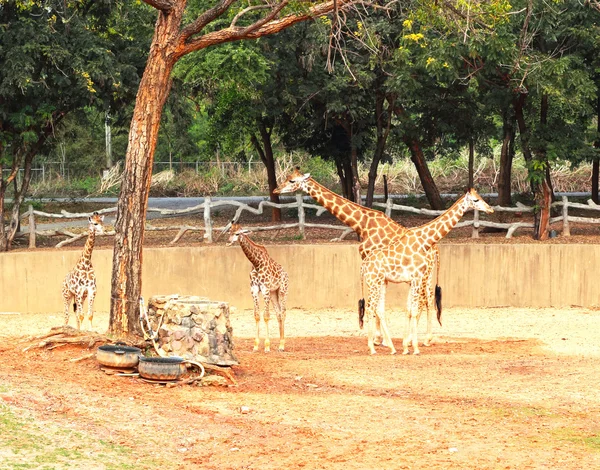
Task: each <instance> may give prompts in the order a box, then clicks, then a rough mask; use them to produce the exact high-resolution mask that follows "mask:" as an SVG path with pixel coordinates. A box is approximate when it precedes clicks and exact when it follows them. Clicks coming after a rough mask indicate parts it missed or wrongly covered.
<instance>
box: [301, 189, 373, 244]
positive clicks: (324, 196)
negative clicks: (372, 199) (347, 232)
mask: <svg viewBox="0 0 600 470" xmlns="http://www.w3.org/2000/svg"><path fill="white" fill-rule="evenodd" d="M303 189H304V191H305V192H307V193H308V194H309V195H310V196H311V197H312V198H313V199H314V200H315V201H317V202H318V203H319V204H321V205H322V206H323V207H324V208H325V209H327V210H328V211H329V212H331V214H333V215H334V216H335V217H336V218H337V219H339V220H340V221H342V222H343V223H344V224H345V225H347V226H348V227H350V228H351V229H352V230H354V231H355V232H356V233H358V235H359V236H361V237H362V235H363V232H364V230H365V228H366V227H365V226H364V225H365V222H366V220H362V221H361V219H363V217H362V216H363V215H366V216H367V217H369V216H374V215H381V212H379V211H376V210H374V209H369V208H366V207H363V206H361V205H359V204H356V203H354V202H352V201H349V200H348V199H346V198H343V197H342V196H340V195H339V194H336V193H334V192H333V191H330V190H329V189H327V188H326V187H325V186H321V185H320V184H319V183H317V182H316V181H315V180H313V179H312V178H309V179H307V180H306V181H305V182H304V188H303Z"/></svg>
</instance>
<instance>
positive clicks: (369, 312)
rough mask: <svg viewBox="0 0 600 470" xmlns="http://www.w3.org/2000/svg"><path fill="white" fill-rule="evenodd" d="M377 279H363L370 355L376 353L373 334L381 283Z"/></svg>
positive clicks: (377, 316)
mask: <svg viewBox="0 0 600 470" xmlns="http://www.w3.org/2000/svg"><path fill="white" fill-rule="evenodd" d="M378 281H379V280H378V279H368V278H367V279H365V283H366V285H367V293H368V297H367V302H366V305H365V314H366V316H367V322H368V323H369V324H368V328H367V346H368V348H369V353H370V354H371V355H373V354H376V351H375V346H374V336H375V328H376V321H377V320H379V314H378V312H377V307H378V305H379V295H380V292H381V284H380V283H379V282H378Z"/></svg>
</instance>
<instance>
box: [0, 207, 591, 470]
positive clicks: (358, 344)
mask: <svg viewBox="0 0 600 470" xmlns="http://www.w3.org/2000/svg"><path fill="white" fill-rule="evenodd" d="M228 220H230V219H229V218H228V216H227V215H223V220H220V221H218V222H217V223H216V225H215V226H218V225H224V224H225V223H226V222H227V221H228ZM424 221H425V220H419V219H417V218H413V219H411V220H410V221H409V223H406V225H408V226H414V225H418V224H419V223H423V222H424ZM263 222H264V221H263ZM320 222H321V223H329V222H330V221H329V220H327V219H321V220H320ZM153 223H154V224H155V225H157V224H161V223H164V224H173V221H172V220H170V219H165V220H164V221H156V222H153ZM242 223H243V224H244V225H251V222H250V219H248V220H242ZM259 223H262V222H259ZM177 224H178V225H179V224H190V225H202V223H201V220H200V216H196V217H195V218H190V220H185V221H183V220H182V221H180V220H178V221H177ZM557 229H558V230H560V227H557ZM470 232H471V229H470V228H468V229H457V230H455V231H453V232H451V233H450V234H449V236H448V237H447V239H445V240H444V241H443V242H444V243H490V242H491V243H536V242H534V241H533V240H532V239H531V231H530V230H523V231H522V232H517V236H516V237H515V238H513V239H511V240H507V239H506V238H504V234H502V233H501V234H482V236H481V238H479V239H477V240H473V239H471V238H469V237H470ZM572 233H573V236H572V237H569V238H565V237H560V236H559V237H557V238H554V239H551V240H548V241H546V242H544V243H598V240H599V238H598V235H599V234H600V232H599V230H598V227H597V226H596V225H591V226H590V225H588V226H585V227H584V226H577V225H576V224H574V225H573V226H572ZM175 234H176V231H175V232H172V233H168V232H148V234H147V236H146V238H145V245H151V246H160V245H163V246H168V244H169V242H170V241H171V240H172V239H173V237H174V236H175ZM339 235H340V232H337V231H333V232H330V231H327V230H322V229H309V230H308V231H307V240H299V239H298V236H297V231H295V230H288V231H285V230H282V231H279V232H259V233H255V234H253V236H252V237H253V238H254V239H255V240H257V241H259V242H260V243H263V244H265V245H269V244H273V243H331V242H330V240H331V238H333V237H337V236H339ZM58 241H59V239H57V238H56V237H51V238H48V239H46V240H44V239H43V238H42V239H40V240H38V242H39V245H38V246H40V247H42V248H40V249H53V248H52V247H53V246H54V245H55V244H56V243H57V242H58ZM219 243H220V244H222V243H224V240H220V241H219ZM338 243H339V242H338ZM342 243H354V244H356V243H357V242H356V239H355V237H353V236H350V237H348V239H347V240H346V241H344V242H342ZM200 244H205V242H203V240H202V237H201V234H199V233H198V232H190V233H188V234H186V235H185V236H184V237H183V238H182V240H181V242H180V243H179V244H178V246H181V245H192V246H194V245H200ZM82 245H83V240H81V241H80V242H78V243H76V244H74V245H72V246H67V247H65V248H63V249H76V250H80V249H81V246H82ZM97 245H98V246H102V245H112V237H103V238H101V239H99V240H97ZM44 247H45V248H44ZM19 249H26V246H23V247H21V248H17V250H19ZM390 320H391V321H390V323H391V325H390V326H391V331H392V334H393V337H394V341H395V345H396V348H397V349H399V350H401V342H402V341H401V338H402V335H403V327H404V323H403V313H402V311H401V310H399V309H396V311H395V313H391V314H390ZM61 323H62V318H61V316H60V315H32V314H29V315H26V314H21V315H18V314H0V328H1V329H0V359H1V360H0V469H14V468H35V469H37V468H40V469H41V468H44V469H45V468H52V469H56V468H58V469H62V468H76V469H79V468H86V469H159V468H160V469H198V468H201V469H207V470H210V469H219V470H222V469H261V470H270V469H273V470H275V469H277V470H279V469H282V468H289V469H297V468H304V469H311V470H312V469H315V470H317V469H325V470H329V469H350V470H351V469H357V470H358V469H360V470H364V469H374V468H383V469H412V468H421V467H422V468H430V469H478V470H480V469H584V468H585V469H588V468H600V387H599V385H598V384H599V381H598V371H597V369H598V366H597V364H598V360H599V358H600V311H596V310H588V309H577V308H572V309H565V310H558V309H508V308H496V309H447V310H445V311H444V315H443V327H442V326H439V325H437V324H436V325H435V327H434V334H435V344H434V345H432V346H431V347H429V348H426V347H422V348H421V355H420V356H413V355H410V356H403V355H401V354H399V355H395V356H392V355H389V354H388V353H387V349H386V348H383V347H379V348H378V354H376V355H375V356H370V355H368V349H367V341H366V337H365V332H364V331H362V330H359V328H358V319H357V314H356V311H355V310H354V309H348V310H318V311H305V310H298V309H292V310H289V311H288V315H287V321H286V332H287V341H286V351H285V352H283V353H280V352H276V351H274V352H271V353H269V354H265V353H264V352H262V351H261V352H257V353H253V352H252V351H251V350H252V343H253V335H254V328H255V327H254V319H253V315H252V312H251V311H249V310H239V311H234V312H232V314H231V323H232V326H233V332H234V345H235V352H236V355H237V357H238V359H239V360H240V364H239V365H238V366H234V367H232V372H233V374H234V375H235V377H236V379H237V385H235V386H217V385H210V386H197V385H184V386H177V387H166V386H164V385H154V384H148V383H145V382H143V381H142V380H140V379H139V378H134V377H117V376H110V375H106V374H105V373H104V372H102V371H101V370H100V369H99V366H98V364H97V362H96V360H95V359H94V357H90V358H87V359H83V360H80V361H77V362H72V360H74V359H79V358H83V357H84V356H86V355H89V354H90V353H93V352H94V351H95V348H92V349H88V348H86V347H80V346H63V347H59V348H56V349H53V350H48V349H46V348H30V349H27V350H26V351H25V349H26V348H28V347H29V346H31V345H32V344H34V345H35V344H37V341H39V340H33V339H32V336H34V335H43V334H46V333H48V332H49V331H50V328H51V327H53V326H57V325H60V324H61ZM95 323H96V328H95V329H96V330H97V331H99V332H103V331H106V328H107V326H108V315H107V314H106V313H104V314H102V313H99V314H97V315H96V322H95ZM276 332H277V327H276V320H275V319H274V318H273V319H272V320H271V335H272V336H271V339H272V345H276V344H277V338H274V337H273V335H276ZM424 332H425V321H424V319H422V320H421V323H420V325H419V333H420V335H421V339H423V337H424ZM96 346H98V345H96Z"/></svg>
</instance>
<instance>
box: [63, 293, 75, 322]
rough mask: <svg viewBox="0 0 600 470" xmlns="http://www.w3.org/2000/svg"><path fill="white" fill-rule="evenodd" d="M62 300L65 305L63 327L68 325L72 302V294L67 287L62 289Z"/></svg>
mask: <svg viewBox="0 0 600 470" xmlns="http://www.w3.org/2000/svg"><path fill="white" fill-rule="evenodd" d="M63 300H64V303H65V326H67V325H68V324H69V314H70V312H71V305H72V304H71V302H72V300H73V293H72V292H71V291H70V290H68V288H67V287H64V288H63Z"/></svg>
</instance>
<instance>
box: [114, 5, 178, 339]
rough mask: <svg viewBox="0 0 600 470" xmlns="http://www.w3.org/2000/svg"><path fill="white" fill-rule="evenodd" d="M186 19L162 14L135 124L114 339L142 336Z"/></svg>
mask: <svg viewBox="0 0 600 470" xmlns="http://www.w3.org/2000/svg"><path fill="white" fill-rule="evenodd" d="M182 14H183V8H180V9H173V10H171V11H170V12H169V14H166V13H164V12H160V13H159V17H158V20H157V23H156V26H155V33H154V37H153V39H152V45H151V47H150V54H149V56H148V61H147V64H146V69H145V70H144V75H143V76H142V81H141V83H140V87H139V90H138V94H137V98H136V103H135V108H134V111H133V118H132V120H131V128H130V131H129V142H128V146H127V153H126V157H125V168H124V171H123V181H122V183H121V193H120V195H119V201H118V203H117V220H116V222H115V243H114V254H113V270H112V285H111V303H110V324H109V333H111V334H114V335H116V336H118V337H126V336H129V335H135V336H139V335H140V334H142V331H141V328H140V324H139V299H140V297H141V292H142V248H143V243H144V226H145V220H146V209H147V206H148V195H149V192H150V183H151V180H152V164H153V162H154V149H155V148H156V140H157V137H158V130H159V125H160V119H161V115H162V110H163V107H164V104H165V101H166V99H167V96H168V94H169V90H170V88H171V78H170V76H171V71H172V70H173V66H174V65H175V60H174V49H173V45H174V40H175V38H176V36H177V34H178V28H179V25H180V24H181V16H182Z"/></svg>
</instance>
